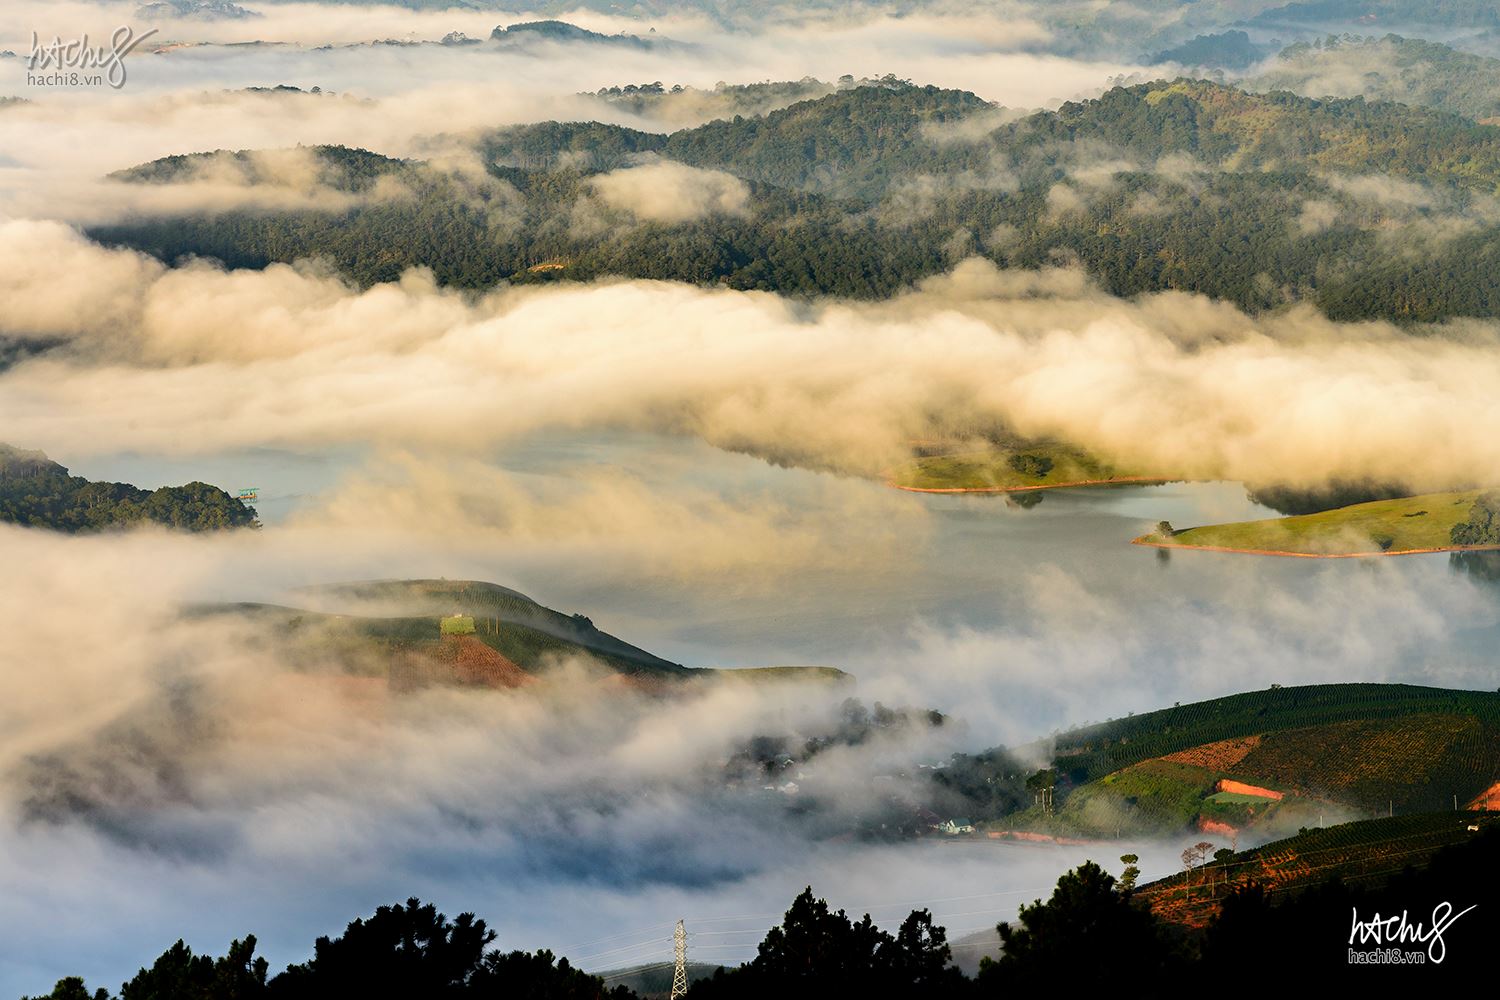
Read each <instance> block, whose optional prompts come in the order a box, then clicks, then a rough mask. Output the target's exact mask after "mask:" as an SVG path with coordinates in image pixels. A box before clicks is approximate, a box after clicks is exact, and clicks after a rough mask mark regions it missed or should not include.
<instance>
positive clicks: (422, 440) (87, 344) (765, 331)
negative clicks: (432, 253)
mask: <svg viewBox="0 0 1500 1000" xmlns="http://www.w3.org/2000/svg"><path fill="white" fill-rule="evenodd" d="M0 264H3V266H0V288H3V289H4V292H5V295H6V297H7V299H8V301H9V303H10V308H9V309H8V310H7V312H6V314H5V315H4V316H3V317H0V336H6V337H20V338H37V337H41V338H59V339H62V340H65V341H66V342H67V346H66V349H64V350H61V351H54V352H51V353H49V354H45V355H42V356H39V357H36V358H33V359H31V360H28V361H24V362H21V363H19V364H17V365H15V366H13V367H12V368H11V369H9V370H8V371H6V372H4V373H3V375H0V405H3V407H4V409H5V411H6V413H7V416H8V422H7V423H8V426H7V433H8V434H9V435H10V436H12V437H13V438H15V439H16V441H17V443H20V444H25V445H27V446H31V447H42V448H44V449H47V450H50V451H53V452H55V453H57V454H60V455H72V456H78V455H88V454H95V453H99V452H104V451H117V450H121V449H124V448H127V447H128V448H136V449H140V450H145V451H155V452H162V453H179V454H190V453H194V452H199V453H203V452H211V451H220V450H225V449H233V448H244V447H250V446H294V447H295V446H298V445H316V446H325V445H333V444H339V443H344V442H368V441H378V442H382V443H385V444H388V445H397V446H405V447H419V448H423V449H430V450H432V451H434V452H449V453H453V454H463V453H464V452H465V451H466V450H469V449H472V448H474V447H475V446H477V445H482V444H484V443H486V442H491V443H492V442H497V441H504V440H508V439H514V438H517V437H521V436H524V435H527V434H530V433H533V432H536V431H540V430H545V429H548V428H609V427H625V428H634V429H646V430H656V431H663V432H671V433H686V434H692V435H696V436H698V437H701V438H702V439H704V440H706V441H708V442H710V443H712V444H715V445H717V446H720V447H724V448H730V449H739V450H748V451H753V452H755V453H757V454H760V455H763V456H766V457H771V458H774V459H778V460H784V461H793V462H801V463H806V464H810V465H814V466H817V467H823V468H830V469H838V470H844V471H849V472H856V473H860V474H863V475H879V474H880V473H881V472H882V471H883V470H885V469H888V468H889V467H890V466H891V465H892V464H893V463H896V462H899V461H900V460H901V459H902V456H903V455H904V454H905V453H906V451H907V448H908V442H910V441H911V440H913V439H930V438H933V437H949V438H957V439H960V440H962V439H963V438H965V437H968V436H977V435H980V434H982V433H986V432H993V431H995V430H996V429H999V428H1009V429H1011V430H1013V431H1015V432H1018V433H1020V434H1022V435H1025V436H1028V437H1060V438H1063V439H1065V440H1069V441H1072V442H1074V443H1076V444H1078V445H1081V446H1083V447H1086V448H1090V449H1093V450H1095V451H1097V452H1099V453H1100V454H1102V455H1104V456H1105V457H1108V458H1111V459H1114V460H1117V461H1118V462H1120V463H1122V464H1125V465H1128V466H1130V467H1132V468H1135V469H1140V470H1143V471H1150V472H1159V473H1160V474H1162V475H1166V476H1174V477H1185V478H1227V479H1238V480H1245V481H1253V482H1276V481H1282V482H1287V483H1290V484H1303V485H1313V484H1318V483H1322V482H1326V481H1328V480H1330V479H1342V480H1349V481H1357V480H1361V479H1377V480H1384V481H1399V482H1403V483H1406V484H1409V485H1411V486H1412V487H1414V488H1417V489H1436V488H1441V487H1449V486H1452V485H1456V484H1467V483H1476V482H1477V483H1480V484H1484V483H1488V482H1491V481H1493V480H1494V479H1495V477H1496V475H1497V473H1500V444H1497V440H1500V438H1497V437H1496V436H1495V435H1493V434H1490V433H1485V432H1484V429H1485V428H1493V427H1495V426H1496V423H1497V420H1500V411H1497V406H1500V404H1497V403H1496V401H1495V399H1494V396H1493V393H1492V392H1491V391H1490V387H1491V386H1492V385H1494V384H1495V381H1496V379H1497V378H1500V372H1497V371H1496V368H1497V365H1500V361H1497V360H1496V357H1497V356H1496V352H1495V351H1494V345H1495V343H1496V331H1495V329H1494V327H1493V326H1492V325H1490V324H1481V323H1466V324H1459V325H1455V326H1453V327H1450V328H1448V329H1447V330H1446V331H1444V332H1442V333H1440V334H1433V335H1429V336H1426V337H1421V338H1414V337H1412V336H1411V335H1410V334H1409V333H1407V332H1404V331H1400V330H1397V329H1394V328H1391V327H1387V326H1384V325H1381V324H1374V323H1371V324H1362V325H1341V324H1336V323H1332V322H1330V321H1328V320H1326V319H1323V318H1321V317H1320V316H1318V315H1317V314H1315V313H1314V312H1312V311H1311V310H1302V309H1299V310H1292V311H1289V312H1285V313H1281V314H1277V315H1272V316H1268V317H1264V318H1261V319H1251V318H1249V317H1247V316H1245V315H1243V314H1242V313H1239V312H1238V311H1236V310H1235V309H1233V308H1232V307H1230V306H1227V305H1224V304H1216V303H1212V302H1210V301H1208V300H1206V299H1202V298H1198V297H1193V296H1187V295H1182V294H1176V293H1164V294H1159V295H1153V296H1146V297H1142V298H1140V299H1138V300H1135V301H1122V300H1117V299H1113V298H1110V297H1108V296H1106V295H1103V294H1102V293H1100V292H1098V291H1097V290H1096V289H1094V288H1093V287H1092V286H1091V285H1090V284H1089V283H1088V281H1087V279H1086V278H1084V277H1083V276H1081V275H1080V274H1078V273H1076V272H1072V271H1062V270H1060V271H1044V272H1009V271H1002V270H997V269H996V268H995V267H994V266H993V265H992V264H989V263H988V262H985V261H982V260H978V259H973V260H969V261H966V262H964V263H962V264H961V265H960V266H958V267H957V268H956V269H955V270H954V271H953V272H952V273H951V274H949V275H946V276H942V277H938V278H934V279H931V280H929V281H928V282H926V283H924V285H923V286H922V287H921V288H920V289H919V290H917V291H915V292H912V293H909V294H907V295H904V296H901V297H898V298H896V299H894V300H891V301H889V302H886V303H880V304H853V303H839V302H822V303H816V304H810V303H802V302H797V301H792V300H787V299H783V298H779V297H776V296H773V295H768V294H758V293H740V292H730V291H723V290H703V289H696V288H690V287H684V286H679V285H673V284H667V283H652V282H625V281H614V282H604V283H599V284H595V285H589V286H574V285H562V286H556V287H553V288H547V289H536V288H532V289H511V290H506V289H500V290H497V291H495V292H493V293H490V294H488V295H485V296H482V297H479V298H472V297H468V296H465V295H461V294H459V293H457V292H453V291H450V290H444V289H439V288H437V287H435V286H434V284H433V282H432V280H431V278H430V276H428V275H426V274H425V273H423V272H421V271H413V272H410V273H408V274H407V275H406V276H405V277H404V278H403V279H402V280H401V281H400V282H399V283H394V284H388V285H379V286H376V287H374V288H372V289H369V290H368V291H363V292H361V291H356V290H353V289H351V288H349V287H348V286H346V285H344V284H343V283H342V282H341V281H339V280H338V279H336V278H334V277H332V276H330V275H328V274H326V273H323V272H321V271H320V270H319V269H317V268H315V267H289V266H283V265H277V266H273V267H270V268H267V269H266V270H264V271H258V272H254V271H245V272H225V271H222V270H218V269H215V268H212V267H209V266H206V265H195V266H190V267H186V268H178V269H167V268H163V267H162V266H161V265H160V264H158V263H156V262H155V261H153V260H151V259H150V258H147V257H144V256H141V255H138V254H135V253H133V252H129V251H119V250H107V249H103V248H101V247H98V246H97V245H94V244H91V243H89V242H87V241H86V240H84V239H82V238H81V237H79V236H77V235H76V234H75V233H73V232H71V231H70V230H68V229H66V228H64V227H62V226H58V225H55V224H48V223H29V222H20V223H11V224H7V225H5V226H3V227H0ZM600 317H610V320H609V321H608V322H607V323H601V322H600ZM186 427H191V428H193V432H192V433H190V434H184V433H183V432H182V428H186Z"/></svg>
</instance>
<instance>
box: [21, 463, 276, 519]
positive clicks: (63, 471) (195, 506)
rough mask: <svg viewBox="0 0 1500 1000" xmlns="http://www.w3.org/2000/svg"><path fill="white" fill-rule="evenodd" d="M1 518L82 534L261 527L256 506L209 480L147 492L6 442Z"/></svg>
mask: <svg viewBox="0 0 1500 1000" xmlns="http://www.w3.org/2000/svg"><path fill="white" fill-rule="evenodd" d="M0 522H9V523H11V524H20V525H25V526H27V527H33V528H46V529H50V530H52V531H62V532H67V533H69V534H78V533H82V532H90V531H103V530H105V529H116V528H126V527H130V526H132V525H137V524H145V523H151V524H159V525H164V526H166V527H169V528H178V529H181V530H183V531H216V530H219V529H227V528H258V527H260V522H259V521H258V520H256V516H255V508H254V507H250V506H248V505H247V504H245V502H244V501H242V500H240V499H238V498H236V497H232V496H230V495H229V494H228V493H226V492H224V491H223V490H221V489H219V488H218V487H217V486H210V485H209V484H208V483H188V484H186V485H184V486H163V487H161V488H160V489H156V490H143V489H141V488H140V487H138V486H132V485H130V484H129V483H101V482H93V481H91V480H88V479H84V478H83V477H82V476H70V475H69V474H68V470H67V468H65V467H64V466H61V465H59V464H57V463H56V462H54V461H52V460H51V459H50V458H48V457H47V456H46V455H45V454H44V453H42V452H40V451H23V450H22V449H20V448H15V447H12V446H11V445H8V444H4V443H0Z"/></svg>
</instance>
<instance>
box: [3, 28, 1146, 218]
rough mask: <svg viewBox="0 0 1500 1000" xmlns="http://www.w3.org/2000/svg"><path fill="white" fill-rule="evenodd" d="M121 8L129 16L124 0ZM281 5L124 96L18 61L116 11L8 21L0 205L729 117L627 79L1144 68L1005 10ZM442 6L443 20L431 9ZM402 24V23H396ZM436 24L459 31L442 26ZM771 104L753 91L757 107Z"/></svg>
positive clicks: (1032, 82)
mask: <svg viewBox="0 0 1500 1000" xmlns="http://www.w3.org/2000/svg"><path fill="white" fill-rule="evenodd" d="M126 6H128V7H129V8H130V9H131V10H133V8H134V6H135V5H134V4H130V5H126ZM273 14H274V16H270V17H267V18H264V19H253V20H250V21H242V22H218V23H213V24H193V25H191V30H192V31H194V32H200V33H201V32H208V33H209V35H212V34H213V33H215V32H218V33H229V34H223V35H222V37H224V38H229V37H237V38H239V37H252V38H270V37H284V38H286V39H288V40H289V41H290V42H295V43H296V44H290V43H289V44H286V45H273V46H235V47H223V46H207V47H202V46H200V47H191V46H190V47H186V48H173V49H171V50H170V51H164V52H159V53H153V52H151V51H148V49H149V48H150V47H151V46H153V45H156V44H157V43H158V41H159V40H158V39H156V38H153V39H151V40H149V43H148V44H147V45H146V46H144V47H143V48H141V49H138V50H136V51H135V52H133V53H132V54H131V55H129V56H128V57H126V59H125V65H126V68H127V71H128V78H127V82H126V84H125V86H124V87H123V89H121V90H119V91H115V90H111V89H109V88H107V87H100V88H61V87H46V88H44V87H32V86H28V85H26V83H25V74H26V67H25V63H26V59H25V55H26V54H27V53H28V52H29V51H30V45H31V39H30V32H31V31H32V30H33V29H34V30H36V31H37V33H38V35H39V36H40V37H41V38H43V39H44V40H46V39H50V38H51V37H53V36H60V37H63V38H68V37H73V36H76V35H77V34H79V33H82V32H84V31H88V32H89V34H90V37H91V38H93V39H95V40H99V39H105V38H107V37H108V35H109V33H110V32H111V31H112V30H113V29H114V27H116V26H117V24H118V23H119V18H120V16H121V15H120V10H119V9H117V8H115V7H105V8H100V7H97V6H95V5H89V4H72V5H69V4H64V5H56V4H51V3H34V4H29V5H28V4H23V5H22V8H21V9H20V10H19V11H17V12H16V13H15V16H13V18H12V19H11V21H10V22H9V23H10V24H11V25H12V29H11V31H12V32H14V34H13V35H7V36H4V37H3V38H0V49H5V48H9V49H11V50H13V51H15V52H16V53H17V54H18V56H19V57H18V58H16V59H6V60H0V71H3V72H4V74H5V77H4V78H3V79H0V93H13V94H15V95H17V96H23V97H25V98H27V100H28V102H29V103H25V104H19V105H13V106H10V107H7V108H5V109H4V112H3V118H0V130H3V135H4V137H5V142H4V146H5V154H4V156H3V158H0V215H12V216H50V217H61V218H67V219H72V220H79V221H89V220H97V219H100V218H108V217H109V216H110V215H111V214H112V212H118V211H120V209H121V206H120V204H119V202H120V199H121V197H122V195H121V192H119V191H118V190H117V189H115V188H113V187H111V186H109V185H104V186H101V185H100V183H99V181H100V178H101V177H103V175H105V174H107V173H109V172H111V171H114V170H119V169H122V168H125V167H128V166H132V165H134V164H137V163H141V162H145V161H147V160H151V159H155V158H158V157H162V156H168V155H172V154H177V153H188V152H205V151H211V150H215V149H265V148H286V147H291V146H295V145H298V144H306V145H313V144H319V143H339V144H344V145H349V146H358V147H364V148H368V149H373V150H377V151H379V152H382V153H385V154H388V155H393V156H419V157H426V156H430V155H432V153H433V148H432V145H431V142H430V137H431V136H433V135H434V134H438V133H441V134H448V135H455V134H463V133H467V132H470V131H472V130H475V129H482V128H494V127H499V126H503V125H509V124H516V123H522V122H532V121H543V120H549V119H558V120H599V121H607V122H614V123H618V124H623V125H629V126H633V127H640V128H646V129H650V130H654V131H670V130H673V129H676V128H681V127H687V126H691V125H695V124H698V123H699V122H700V121H701V120H703V119H705V118H707V117H714V116H721V115H724V114H733V113H735V112H736V111H738V110H740V109H739V108H738V107H736V106H735V104H734V103H733V102H729V103H727V104H726V103H725V102H724V101H722V100H716V101H683V100H674V101H670V102H660V103H659V104H653V105H649V106H645V107H643V108H642V109H640V110H639V112H637V111H636V110H633V109H629V108H625V107H622V106H620V105H619V104H617V103H611V102H608V101H604V100H601V99H599V98H596V97H593V96H591V95H592V92H594V91H596V90H598V89H600V88H603V87H610V86H618V85H621V84H629V83H643V82H648V81H662V82H664V83H665V84H666V85H667V86H668V87H670V86H672V85H674V84H682V85H685V86H689V87H695V88H699V89H700V90H706V91H710V92H711V91H712V90H713V88H714V87H715V85H716V84H717V83H719V82H721V81H728V82H730V83H740V82H747V81H759V80H798V79H802V78H804V77H808V76H811V77H816V78H818V79H821V80H825V81H833V80H835V79H837V78H838V77H839V76H841V75H844V74H852V75H853V76H855V77H866V76H872V77H873V76H880V75H883V74H886V73H894V74H896V75H897V76H900V77H905V78H909V79H912V80H914V81H916V82H918V83H923V84H927V83H931V84H936V85H939V86H946V87H956V88H962V89H967V90H973V91H975V92H976V93H979V94H980V95H981V96H983V97H985V98H987V99H989V100H992V101H995V102H997V103H1000V104H1004V105H1007V106H1011V107H1022V108H1029V107H1037V106H1041V105H1046V104H1053V103H1056V102H1058V101H1061V100H1065V99H1070V98H1074V97H1079V96H1088V95H1092V94H1095V93H1097V92H1099V91H1100V90H1102V89H1103V88H1104V87H1105V86H1107V85H1108V81H1109V80H1110V79H1111V78H1114V77H1116V76H1119V75H1120V74H1124V73H1130V72H1132V71H1134V70H1135V68H1136V67H1134V66H1133V65H1130V64H1129V63H1128V62H1116V61H1114V60H1109V59H1106V60H1104V61H1078V60H1072V59H1067V58H1062V57H1058V56H1053V55H1048V54H1047V53H1046V52H1045V51H1030V50H1027V48H1026V46H1027V45H1029V44H1030V42H1031V41H1035V38H1034V34H1035V32H1034V29H1033V28H1032V27H1028V23H1027V22H1025V21H1017V20H1015V19H1008V18H1006V17H1004V16H1002V13H1001V12H990V13H986V14H949V15H946V16H936V15H935V16H932V17H917V18H892V17H889V16H884V15H880V14H878V13H872V14H870V15H868V16H864V17H858V18H854V19H849V20H845V19H833V20H831V21H829V22H827V23H822V22H820V23H818V24H813V25H807V24H778V23H771V24H768V25H763V26H762V27H761V29H760V30H758V31H756V32H751V33H743V32H737V33H725V32H724V31H723V29H720V28H715V27H712V26H709V25H707V24H706V23H703V22H701V21H698V20H693V19H691V18H690V19H688V20H687V21H686V22H684V23H683V24H682V25H681V28H682V30H681V31H676V34H677V35H680V36H682V38H683V40H684V41H685V42H690V43H691V45H690V46H688V47H672V48H660V49H655V50H652V49H638V48H633V47H629V46H607V45H597V44H565V43H554V42H540V43H538V44H536V45H533V46H528V47H522V48H520V49H517V50H503V51H502V50H496V49H494V48H491V47H488V46H484V45H480V46H456V47H455V46H440V45H436V44H431V45H426V46H422V47H415V48H413V47H406V46H390V45H373V46H364V45H361V46H358V47H352V48H351V47H333V48H326V47H320V46H321V43H327V42H330V41H337V40H340V39H344V38H346V37H348V36H347V35H346V33H345V32H346V28H348V27H349V26H351V25H353V26H361V25H362V26H363V30H364V31H366V32H368V34H365V35H361V36H359V37H361V38H362V39H363V40H367V41H368V40H373V39H375V38H383V37H388V36H389V35H391V34H395V35H397V36H398V37H402V38H405V37H407V36H408V35H410V34H415V35H416V36H417V37H418V38H421V39H425V40H427V41H430V42H435V41H436V40H437V39H438V38H440V37H441V36H442V35H443V34H444V33H446V31H447V30H465V31H467V32H468V33H469V34H471V35H476V34H477V35H478V36H480V37H484V36H487V34H488V28H484V29H483V30H482V31H481V30H479V29H477V28H474V30H470V29H471V28H473V20H474V19H475V18H478V19H479V21H478V23H480V24H485V23H489V22H496V23H503V16H501V15H498V14H496V13H494V12H490V13H482V14H474V13H472V12H468V13H464V12H459V11H451V12H444V13H442V14H432V13H421V14H416V13H413V12H410V11H406V12H401V11H396V10H395V9H393V8H388V7H387V8H373V9H371V8H361V7H355V6H350V7H344V6H338V5H335V6H317V7H311V8H306V9H299V8H297V7H296V6H295V5H290V6H285V7H277V8H275V9H274V12H273ZM450 14H451V15H452V18H453V20H452V21H451V22H449V21H442V20H441V19H442V18H446V17H448V16H449V15H450ZM365 15H369V16H368V17H366V16H365ZM126 22H129V18H128V17H127V18H126ZM398 22H399V23H401V24H408V25H409V27H408V28H407V29H406V30H404V31H400V32H396V31H394V27H395V25H396V23H398ZM460 22H461V23H460ZM584 23H586V24H588V25H590V26H593V27H597V28H599V29H600V30H606V31H610V30H619V29H618V28H616V22H614V21H611V20H610V19H607V18H605V19H600V18H592V19H589V18H585V19H584ZM439 24H450V27H449V28H443V29H442V30H438V25H439ZM387 25H389V26H390V28H391V29H392V30H390V31H387V30H386V29H387ZM293 26H295V30H293ZM491 26H493V24H491ZM635 27H636V28H637V30H642V31H644V29H642V28H640V26H639V25H635ZM184 30H186V29H184ZM673 31H675V27H674V28H672V30H671V31H669V28H668V26H667V25H665V24H664V25H663V26H662V33H663V34H668V33H672V32H673ZM276 32H282V34H280V35H277V34H275V33H276ZM246 33H249V34H246ZM209 35H201V34H190V35H186V36H174V37H187V38H197V37H209ZM282 84H285V85H292V86H298V87H301V88H302V89H303V90H310V89H311V88H313V87H319V88H321V90H322V91H323V93H321V94H316V95H314V94H306V93H303V94H298V93H286V92H282V93H264V92H247V91H246V90H244V89H243V88H252V87H261V88H266V87H274V86H277V85H282ZM787 99H788V100H790V99H791V97H788V98H787ZM765 108H766V105H765V104H764V103H763V102H757V105H756V108H755V110H765ZM744 110H747V111H750V110H752V109H750V108H748V107H747V108H745V109H744ZM137 194H139V192H137ZM139 207H140V208H141V209H143V210H162V209H163V208H164V207H165V206H161V205H156V206H153V205H150V204H146V205H142V206H139Z"/></svg>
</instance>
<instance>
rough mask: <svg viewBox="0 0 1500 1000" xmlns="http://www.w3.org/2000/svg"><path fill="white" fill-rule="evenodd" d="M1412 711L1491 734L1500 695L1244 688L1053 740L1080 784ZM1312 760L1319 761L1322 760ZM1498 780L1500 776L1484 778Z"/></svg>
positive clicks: (1475, 748) (1396, 687)
mask: <svg viewBox="0 0 1500 1000" xmlns="http://www.w3.org/2000/svg"><path fill="white" fill-rule="evenodd" d="M1413 715H1459V716H1468V717H1472V718H1474V719H1476V720H1478V721H1479V722H1480V723H1481V724H1482V725H1483V730H1484V732H1486V733H1493V732H1495V731H1496V730H1500V693H1497V692H1494V691H1453V690H1445V689H1442V688H1429V687H1419V686H1416V685H1409V684H1314V685H1307V686H1301V687H1285V688H1281V687H1277V688H1271V689H1270V690H1265V691H1250V692H1246V693H1244V694H1237V695H1230V696H1228V697H1225V698H1215V699H1213V700H1211V701H1201V702H1196V703H1194V704H1191V705H1181V706H1175V707H1173V708H1167V709H1162V710H1160V711H1156V712H1147V713H1145V714H1142V715H1135V716H1131V717H1129V718H1124V719H1114V720H1111V721H1109V722H1105V723H1101V724H1099V725H1094V726H1087V727H1084V728H1080V729H1075V730H1072V731H1070V732H1067V733H1063V734H1062V735H1061V736H1059V737H1058V738H1057V740H1056V743H1055V754H1056V760H1057V763H1056V766H1057V767H1058V769H1059V770H1060V771H1061V772H1062V773H1063V774H1064V775H1066V776H1067V778H1068V780H1070V781H1072V782H1073V783H1075V784H1082V783H1084V782H1086V781H1092V780H1094V779H1097V778H1102V777H1103V776H1104V775H1106V774H1109V773H1111V772H1113V771H1118V770H1120V769H1121V768H1124V767H1128V766H1130V765H1131V764H1135V763H1139V762H1141V761H1143V760H1148V759H1150V758H1153V757H1163V756H1166V755H1168V754H1178V753H1181V752H1183V751H1192V750H1195V749H1197V748H1203V747H1206V746H1207V745H1209V744H1216V743H1221V742H1224V741H1228V740H1234V739H1244V738H1247V737H1253V736H1260V735H1263V734H1266V733H1273V732H1279V731H1283V730H1289V729H1300V728H1306V727H1310V726H1320V725H1329V724H1335V723H1346V722H1350V721H1355V720H1380V719H1401V718H1405V717H1408V716H1413ZM1217 752H1224V751H1222V750H1220V751H1217ZM1252 752H1253V751H1252ZM1464 752H1466V753H1469V754H1471V756H1472V757H1473V760H1474V762H1473V763H1472V764H1470V765H1464V767H1466V768H1467V769H1468V770H1470V771H1474V772H1478V771H1480V770H1482V767H1483V766H1488V764H1487V763H1485V762H1488V761H1489V760H1491V758H1490V757H1489V756H1488V754H1489V753H1490V751H1489V750H1487V749H1486V748H1485V747H1484V746H1480V745H1469V746H1468V749H1466V750H1465V751H1464ZM1310 759H1312V760H1318V761H1319V762H1320V763H1321V760H1320V758H1310ZM1496 778H1500V774H1495V775H1494V776H1492V777H1491V779H1490V781H1491V782H1493V781H1494V780H1495V779H1496ZM1434 780H1436V778H1434ZM1457 791H1458V789H1457V788H1454V789H1452V792H1457ZM1478 791H1479V789H1478V788H1476V789H1475V792H1474V794H1477V793H1478ZM1450 794H1451V792H1450Z"/></svg>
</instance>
